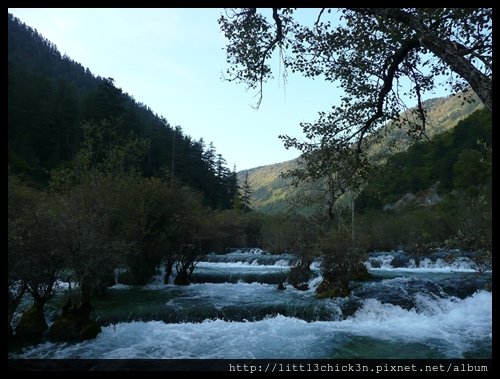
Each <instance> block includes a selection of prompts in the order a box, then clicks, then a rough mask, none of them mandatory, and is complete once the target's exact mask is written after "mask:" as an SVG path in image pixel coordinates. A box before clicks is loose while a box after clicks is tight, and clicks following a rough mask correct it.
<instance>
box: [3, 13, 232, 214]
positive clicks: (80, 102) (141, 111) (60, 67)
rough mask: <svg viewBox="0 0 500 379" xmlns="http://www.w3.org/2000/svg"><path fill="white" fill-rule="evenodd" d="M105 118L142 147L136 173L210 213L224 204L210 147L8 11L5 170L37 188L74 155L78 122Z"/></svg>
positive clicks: (227, 179) (228, 193)
mask: <svg viewBox="0 0 500 379" xmlns="http://www.w3.org/2000/svg"><path fill="white" fill-rule="evenodd" d="M116 64H120V62H117V63H116ZM105 119H107V120H111V119H112V120H114V122H116V123H119V124H120V129H119V132H120V133H121V134H123V135H124V136H130V135H133V136H134V137H138V138H140V139H144V140H146V141H147V142H148V144H147V145H148V151H147V153H146V154H145V156H144V157H143V159H142V161H141V162H140V166H141V167H140V168H141V171H142V174H143V175H144V176H147V177H152V176H156V177H160V176H162V177H165V175H167V176H173V177H175V178H176V179H177V180H180V181H181V182H182V183H184V184H187V185H189V186H190V187H191V188H193V189H195V190H197V191H199V192H201V193H202V194H203V195H204V197H205V201H206V203H207V205H209V206H211V207H212V208H222V209H226V208H231V207H232V202H233V199H234V194H235V192H236V184H235V183H236V178H235V174H234V173H232V172H231V171H230V170H229V169H227V168H226V167H225V163H224V162H225V161H224V159H223V158H222V156H220V154H217V153H216V151H215V148H214V147H213V145H209V146H205V144H204V142H203V140H198V141H194V140H192V139H191V137H189V136H187V135H185V134H184V133H183V131H182V129H181V128H180V127H175V128H174V127H172V126H171V125H170V124H169V123H168V122H167V120H165V119H164V118H163V117H160V116H158V115H156V114H154V113H153V112H152V111H151V109H150V108H148V107H147V106H146V105H144V104H141V103H138V102H136V101H135V100H134V99H133V97H132V96H130V95H129V94H127V93H124V92H123V91H122V90H121V89H120V88H116V87H115V86H114V81H113V79H112V78H101V77H99V76H94V74H92V73H91V72H90V70H89V69H88V68H87V69H85V68H84V67H83V66H82V65H81V64H79V63H78V62H75V61H73V60H71V59H70V58H69V57H67V56H62V55H61V54H60V52H59V51H58V50H57V47H56V46H55V45H54V44H53V43H51V42H50V41H48V40H47V39H46V38H44V37H43V36H42V35H40V34H39V33H38V32H37V31H36V30H34V29H33V28H31V27H29V26H27V25H25V24H24V23H22V22H21V21H20V20H19V19H17V18H16V17H14V16H13V15H12V14H8V163H9V170H10V171H11V172H12V173H14V174H16V175H20V176H23V177H24V179H25V180H27V181H29V182H30V183H31V184H33V185H37V186H42V187H43V186H45V185H46V184H47V181H48V180H49V178H50V175H51V174H50V172H51V170H53V169H54V168H57V167H59V166H61V165H65V164H68V162H71V161H72V159H73V158H74V157H75V154H76V152H77V151H78V150H79V148H80V145H81V142H82V139H83V129H82V125H83V124H84V123H85V122H90V123H93V124H98V123H100V122H102V121H103V120H105ZM172 167H174V172H173V173H172V172H170V170H172Z"/></svg>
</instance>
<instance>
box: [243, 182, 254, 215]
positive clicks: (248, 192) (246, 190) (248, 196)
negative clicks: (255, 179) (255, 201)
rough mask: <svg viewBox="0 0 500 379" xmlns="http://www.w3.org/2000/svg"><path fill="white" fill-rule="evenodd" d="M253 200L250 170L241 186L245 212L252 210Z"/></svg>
mask: <svg viewBox="0 0 500 379" xmlns="http://www.w3.org/2000/svg"><path fill="white" fill-rule="evenodd" d="M251 202H252V187H251V186H250V182H249V180H248V172H247V173H246V174H245V181H244V182H243V185H242V186H241V209H243V210H244V211H245V212H250V211H251V210H252V208H251V207H250V203H251Z"/></svg>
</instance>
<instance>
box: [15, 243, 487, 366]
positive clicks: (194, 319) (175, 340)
mask: <svg viewBox="0 0 500 379" xmlns="http://www.w3.org/2000/svg"><path fill="white" fill-rule="evenodd" d="M394 256H395V255H394V254H389V253H388V254H383V253H382V254H378V255H375V256H372V257H370V258H369V259H368V260H367V262H366V263H365V264H366V266H367V268H368V269H369V272H370V273H374V274H377V275H376V277H377V279H376V280H373V281H369V282H365V283H357V284H356V285H355V288H354V289H353V291H352V293H351V295H350V296H349V297H347V298H335V299H323V300H318V299H317V298H316V297H315V289H316V287H317V286H318V285H319V283H320V282H321V280H322V277H321V274H320V270H319V266H318V262H315V263H313V264H312V265H311V269H312V270H313V272H314V275H313V276H312V278H311V279H310V280H309V290H307V291H299V290H296V289H295V288H293V287H292V286H291V285H287V286H286V289H285V290H281V291H279V290H277V286H276V284H275V283H276V281H277V282H280V281H281V280H283V278H286V274H287V273H288V272H289V269H290V267H291V266H292V265H293V264H294V262H295V261H296V258H295V257H293V256H292V255H291V254H282V255H271V254H265V253H263V252H262V251H235V252H233V253H230V254H227V255H215V254H214V255H210V256H208V257H207V259H206V260H205V261H203V262H200V263H199V264H198V265H197V267H196V271H195V273H197V275H198V277H197V278H198V282H197V283H194V284H191V285H189V286H175V285H172V284H168V285H164V284H162V283H163V281H162V280H161V281H157V283H153V284H150V285H147V286H143V287H134V286H124V285H120V284H117V285H115V286H114V287H112V289H111V290H110V291H109V293H108V295H107V297H105V298H103V299H101V300H98V299H96V300H95V303H94V305H95V308H96V311H95V317H96V318H97V319H98V320H99V322H101V323H102V324H103V325H106V326H103V331H102V333H100V334H99V335H98V336H97V338H96V339H94V340H90V341H86V342H81V343H72V344H69V343H68V344H65V343H60V344H57V343H50V342H46V343H42V344H39V345H37V346H33V347H29V348H25V349H24V350H22V351H17V352H10V353H9V357H10V358H226V359H238V358H240V359H242V358H250V359H251V358H276V359H277V358H316V359H318V358H412V359H413V358H488V357H490V356H491V349H492V346H491V345H492V295H491V292H488V291H484V290H481V288H484V285H485V283H488V280H491V275H490V274H481V275H482V276H478V275H476V274H475V273H474V272H475V269H477V265H476V266H474V265H475V263H474V262H473V261H472V260H471V259H469V258H467V257H460V256H458V257H456V258H455V259H454V260H443V259H440V258H437V259H433V260H431V259H428V258H424V259H421V260H419V261H418V264H416V262H415V260H414V259H411V258H410V259H407V260H406V261H404V262H406V266H404V267H393V265H392V262H393V259H394ZM374 266H377V267H374ZM485 275H486V279H485ZM488 275H490V276H488ZM194 278H195V279H196V275H195V276H194ZM488 278H489V279H488ZM61 287H64V285H61ZM456 296H457V297H456ZM59 306H60V305H59ZM56 309H59V308H57V307H56V306H54V308H53V309H52V312H56ZM140 320H144V321H140ZM160 320H162V321H160ZM49 321H50V320H49Z"/></svg>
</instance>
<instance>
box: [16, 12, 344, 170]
mask: <svg viewBox="0 0 500 379" xmlns="http://www.w3.org/2000/svg"><path fill="white" fill-rule="evenodd" d="M9 12H10V13H12V14H14V16H16V17H18V18H19V19H20V20H21V21H22V22H24V23H26V24H27V25H29V26H31V27H33V28H35V29H37V30H38V32H39V33H41V34H42V35H43V36H44V37H45V38H47V39H48V40H50V41H51V42H52V43H54V44H55V45H56V46H57V48H58V49H59V51H60V52H61V53H62V54H67V55H68V56H69V57H70V58H71V59H73V60H75V61H77V62H79V63H81V64H82V65H83V66H84V67H88V68H89V69H90V70H91V71H92V73H93V74H94V75H100V76H102V77H112V78H114V79H115V85H116V86H117V87H119V88H121V89H122V90H123V91H124V92H127V93H128V94H130V95H132V96H133V97H134V99H135V100H136V101H138V102H141V103H144V104H146V105H147V106H149V107H150V108H151V109H152V110H153V111H154V112H156V113H158V114H159V115H162V116H164V117H165V118H166V119H167V120H168V122H169V123H170V124H172V125H180V126H181V127H182V129H183V131H184V133H185V134H187V135H190V136H191V137H193V138H194V139H199V138H200V137H203V139H204V140H205V142H206V143H207V144H208V143H209V142H211V141H212V142H213V143H214V145H215V147H216V149H217V152H219V153H221V154H222V155H223V156H224V158H225V159H226V160H227V163H228V166H229V167H230V168H231V169H232V167H233V164H236V168H237V169H238V170H242V169H248V168H252V167H257V166H262V165H267V164H272V163H278V162H282V161H285V160H289V159H293V158H296V157H297V156H298V155H299V153H298V151H297V150H286V149H285V148H284V147H283V144H282V143H281V140H279V139H278V135H280V134H288V135H291V136H295V137H301V136H302V129H301V128H300V125H299V124H300V122H303V121H306V122H309V121H314V120H315V119H316V115H317V112H318V111H325V110H328V109H329V108H330V107H331V106H332V105H334V104H336V103H337V102H338V99H339V94H340V92H339V91H338V90H337V89H336V88H335V86H334V85H332V84H331V83H326V82H323V81H321V80H310V79H305V78H302V77H300V75H293V74H292V73H288V79H287V83H286V86H284V85H283V80H282V78H278V75H275V76H276V78H275V79H274V80H272V81H269V82H268V83H267V84H266V85H265V87H264V99H263V102H262V105H261V107H260V108H259V109H258V110H255V109H253V108H252V105H254V104H255V101H256V98H255V97H254V96H255V94H256V92H255V91H253V90H249V91H246V89H245V86H244V85H242V84H235V83H230V82H227V81H223V80H222V79H221V74H222V72H223V71H225V69H226V68H227V63H226V56H225V52H224V51H223V48H224V46H225V43H226V40H225V38H224V36H223V34H222V33H221V32H220V30H219V25H218V23H217V19H218V18H219V16H220V14H221V13H222V12H223V10H222V9H213V8H206V9H178V8H175V9H173V8H167V9H152V8H148V9H114V8H113V9H110V8H108V9H105V8H104V9H103V8H98V9H91V8H86V9H73V8H71V9H59V8H57V9H53V8H51V9H43V8H37V9H29V8H23V9H20V8H13V9H9ZM304 12H305V13H303V16H304V17H305V18H306V19H307V18H309V19H312V20H314V19H315V18H313V17H315V16H316V15H317V13H316V12H314V10H312V9H309V10H306V11H304ZM308 15H310V17H308ZM276 61H277V60H276ZM274 69H275V72H276V73H278V72H279V70H278V66H277V65H276V66H275V67H274Z"/></svg>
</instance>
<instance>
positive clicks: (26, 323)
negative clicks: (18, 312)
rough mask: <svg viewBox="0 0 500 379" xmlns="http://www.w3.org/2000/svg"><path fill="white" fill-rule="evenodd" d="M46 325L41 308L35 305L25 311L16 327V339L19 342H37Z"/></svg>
mask: <svg viewBox="0 0 500 379" xmlns="http://www.w3.org/2000/svg"><path fill="white" fill-rule="evenodd" d="M47 328H48V326H47V323H46V322H45V316H44V314H43V309H42V308H38V307H36V306H33V307H31V308H30V309H28V310H27V311H25V312H24V313H23V315H22V317H21V320H20V321H19V324H17V327H16V340H17V341H18V342H20V343H28V344H32V343H37V342H38V341H40V339H41V338H42V336H43V334H44V333H45V331H46V330H47Z"/></svg>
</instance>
